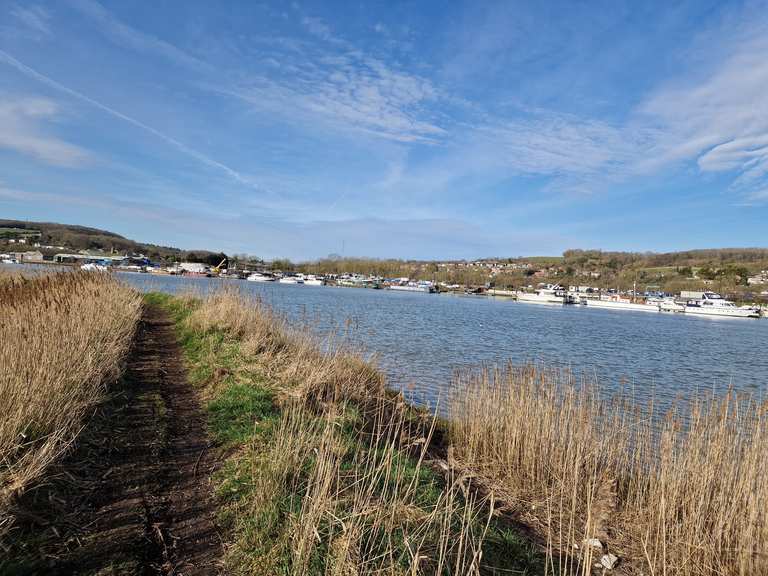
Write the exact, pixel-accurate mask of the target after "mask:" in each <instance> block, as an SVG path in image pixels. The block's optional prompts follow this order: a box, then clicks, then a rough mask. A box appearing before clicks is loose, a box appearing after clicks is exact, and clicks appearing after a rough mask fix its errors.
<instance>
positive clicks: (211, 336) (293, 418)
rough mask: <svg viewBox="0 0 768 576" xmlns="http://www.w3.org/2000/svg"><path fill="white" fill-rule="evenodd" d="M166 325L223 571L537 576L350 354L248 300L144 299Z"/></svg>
mask: <svg viewBox="0 0 768 576" xmlns="http://www.w3.org/2000/svg"><path fill="white" fill-rule="evenodd" d="M147 297H148V298H149V299H150V300H151V301H152V302H155V303H158V304H160V305H162V306H164V307H165V308H166V309H167V310H169V311H170V313H171V315H172V316H173V318H174V320H175V321H176V323H177V327H178V333H179V339H180V341H181V343H182V345H183V348H184V351H185V354H186V357H187V360H188V364H189V369H190V373H191V374H192V375H193V378H192V379H193V381H194V383H195V385H196V386H198V387H199V389H200V391H201V394H202V396H203V397H204V398H205V399H206V402H207V407H208V411H209V415H210V417H209V422H210V427H211V431H212V434H213V435H214V437H215V438H216V439H217V440H218V441H219V442H220V443H222V444H223V445H224V446H225V448H226V453H227V454H228V455H229V457H228V459H227V462H226V463H225V465H224V467H223V469H222V471H221V472H220V473H219V476H218V478H217V492H218V495H219V498H220V499H221V502H222V503H223V506H222V509H221V517H222V521H223V522H225V523H226V524H227V525H228V526H229V527H230V529H231V543H230V545H229V546H228V549H227V559H226V560H227V569H228V571H229V572H230V573H233V574H265V575H266V574H269V575H274V574H284V575H304V574H307V575H309V574H313V575H314V574H318V575H319V574H323V575H326V574H327V575H340V576H341V575H347V574H350V575H351V574H392V575H401V574H402V575H405V574H409V575H415V574H455V575H459V574H461V575H463V574H510V573H519V574H525V573H539V572H541V569H542V567H543V562H542V557H541V556H540V555H539V554H538V553H537V552H536V550H535V548H534V547H533V546H532V545H531V544H530V542H528V541H526V540H524V539H522V538H520V537H519V535H517V533H516V532H514V530H513V529H511V528H510V527H509V526H508V525H505V524H503V523H500V522H499V521H498V518H497V516H496V512H495V505H494V501H493V498H492V497H490V496H484V497H481V496H479V492H477V491H475V490H474V489H472V485H473V480H472V478H470V477H467V476H465V475H462V474H460V473H459V472H458V471H457V470H454V469H453V468H452V467H451V466H445V469H444V470H443V469H440V468H436V467H433V466H431V465H429V464H428V461H429V460H430V458H432V456H431V455H430V453H429V451H430V449H431V448H432V446H433V442H432V433H433V431H434V429H435V421H434V419H433V418H431V417H430V416H429V415H426V414H419V413H416V412H414V411H413V410H412V409H411V408H410V407H408V406H407V404H406V403H405V402H403V400H402V398H401V397H399V396H395V395H393V394H391V393H389V392H387V390H386V388H385V382H384V379H383V377H382V376H381V374H380V373H379V372H378V371H377V370H376V369H375V368H374V367H373V366H371V365H370V364H368V363H365V362H363V361H362V360H360V359H359V358H358V357H356V356H354V355H351V354H348V353H345V352H344V351H343V350H341V349H339V348H338V347H335V346H333V345H332V344H330V343H328V342H323V343H319V342H317V341H316V340H314V339H313V338H312V337H310V336H309V335H307V334H306V333H304V332H298V331H294V330H291V329H289V328H288V327H287V326H286V324H285V323H284V322H283V321H281V319H280V318H278V317H276V316H275V315H274V314H273V313H272V312H271V311H270V310H269V309H267V308H266V307H265V306H263V305H262V304H261V303H260V302H258V301H253V300H250V301H249V300H246V299H244V298H243V297H241V296H240V295H239V294H238V293H236V292H234V291H231V290H225V291H222V292H218V293H215V294H212V295H209V296H207V297H205V298H202V299H201V298H171V297H169V296H164V295H157V294H152V295H148V296H147Z"/></svg>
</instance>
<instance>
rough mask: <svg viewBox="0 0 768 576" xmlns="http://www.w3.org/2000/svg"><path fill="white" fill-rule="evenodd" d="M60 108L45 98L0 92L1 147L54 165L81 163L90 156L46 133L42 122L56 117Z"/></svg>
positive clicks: (82, 150) (68, 165)
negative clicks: (17, 95) (12, 95)
mask: <svg viewBox="0 0 768 576" xmlns="http://www.w3.org/2000/svg"><path fill="white" fill-rule="evenodd" d="M58 116H59V108H58V106H57V105H56V103H55V102H53V101H51V100H47V99H44V98H34V97H7V96H3V95H2V94H0V126H2V130H0V148H5V149H9V150H13V151H15V152H18V153H21V154H25V155H28V156H32V157H34V158H37V159H38V160H42V161H43V162H46V163H48V164H53V165H55V166H66V167H73V166H80V165H82V164H84V163H85V162H86V161H87V160H88V159H89V154H88V152H86V151H85V150H84V149H83V148H80V147H79V146H76V145H74V144H70V143H68V142H65V141H64V140H61V139H60V138H58V137H56V136H52V135H50V134H47V133H46V132H45V131H44V129H43V126H42V125H43V123H44V122H50V121H51V120H56V119H57V117H58Z"/></svg>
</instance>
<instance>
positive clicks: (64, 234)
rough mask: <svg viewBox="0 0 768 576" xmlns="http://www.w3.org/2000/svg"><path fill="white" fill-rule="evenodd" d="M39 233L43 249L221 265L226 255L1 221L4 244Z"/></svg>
mask: <svg viewBox="0 0 768 576" xmlns="http://www.w3.org/2000/svg"><path fill="white" fill-rule="evenodd" d="M35 232H39V233H40V236H39V238H35V239H34V241H35V242H39V243H40V244H41V245H42V246H64V247H65V248H66V250H72V251H79V250H89V251H99V252H105V253H110V252H117V253H120V254H144V255H145V256H147V257H148V258H150V259H151V260H154V261H164V262H170V261H182V260H186V261H190V262H205V263H211V264H212V265H216V264H218V263H219V262H220V261H221V260H222V259H223V258H225V257H226V255H225V254H223V253H221V252H210V251H208V250H180V249H179V248H173V247H171V246H158V245H156V244H145V243H143V242H136V241H135V240H130V239H128V238H125V237H124V236H120V235H119V234H115V233H114V232H109V231H108V230H100V229H98V228H88V227H87V226H77V225H73V224H59V223H56V222H28V221H25V220H0V240H2V239H4V238H5V239H7V238H13V237H24V236H27V237H30V235H31V234H34V233H35ZM56 251H60V250H56V249H44V250H43V252H46V253H47V252H56Z"/></svg>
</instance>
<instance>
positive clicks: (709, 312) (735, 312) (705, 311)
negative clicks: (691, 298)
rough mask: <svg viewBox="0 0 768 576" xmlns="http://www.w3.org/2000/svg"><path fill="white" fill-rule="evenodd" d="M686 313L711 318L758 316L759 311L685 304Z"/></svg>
mask: <svg viewBox="0 0 768 576" xmlns="http://www.w3.org/2000/svg"><path fill="white" fill-rule="evenodd" d="M685 313H686V314H694V315H697V316H710V317H713V318H760V313H759V312H758V311H757V310H750V309H745V308H733V309H730V310H729V309H723V308H719V309H718V308H714V307H713V308H703V307H701V306H686V307H685Z"/></svg>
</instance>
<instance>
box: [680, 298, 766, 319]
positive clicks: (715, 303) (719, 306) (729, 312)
mask: <svg viewBox="0 0 768 576" xmlns="http://www.w3.org/2000/svg"><path fill="white" fill-rule="evenodd" d="M685 313H686V314H698V315H700V316H718V317H721V318H760V311H759V310H756V309H755V308H751V307H746V306H745V307H740V306H737V305H736V304H734V303H733V302H731V301H730V300H726V299H725V298H723V297H722V296H720V294H716V293H715V292H704V294H703V296H702V298H701V299H699V300H689V301H688V303H687V304H686V305H685Z"/></svg>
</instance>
